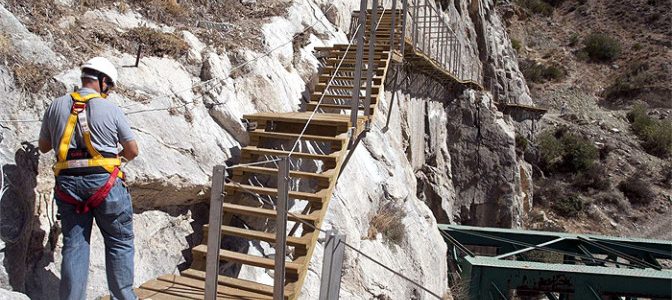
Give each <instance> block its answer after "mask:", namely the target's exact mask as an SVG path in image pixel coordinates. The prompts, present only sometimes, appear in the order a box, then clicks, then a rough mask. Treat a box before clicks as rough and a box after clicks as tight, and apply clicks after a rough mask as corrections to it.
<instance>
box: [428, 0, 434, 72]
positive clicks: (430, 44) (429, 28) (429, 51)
mask: <svg viewBox="0 0 672 300" xmlns="http://www.w3.org/2000/svg"><path fill="white" fill-rule="evenodd" d="M427 6H429V3H427ZM433 11H434V9H433V8H432V7H431V6H429V22H427V30H428V31H429V35H428V36H429V38H428V39H427V56H429V58H430V59H434V56H433V55H432V52H433V51H432V44H433V43H432V41H433V38H434V32H432V27H433V26H432V23H433V22H434V16H433V14H432V12H433ZM434 60H436V59H434Z"/></svg>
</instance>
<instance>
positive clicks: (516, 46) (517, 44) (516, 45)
mask: <svg viewBox="0 0 672 300" xmlns="http://www.w3.org/2000/svg"><path fill="white" fill-rule="evenodd" d="M511 47H513V49H516V51H518V52H520V49H522V48H523V44H522V43H521V42H520V41H519V40H517V39H514V38H512V39H511Z"/></svg>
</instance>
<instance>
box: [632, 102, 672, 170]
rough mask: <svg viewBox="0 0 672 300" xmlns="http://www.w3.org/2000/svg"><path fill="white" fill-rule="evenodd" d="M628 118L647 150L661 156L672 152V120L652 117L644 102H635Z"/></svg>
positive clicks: (665, 156)
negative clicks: (647, 111)
mask: <svg viewBox="0 0 672 300" xmlns="http://www.w3.org/2000/svg"><path fill="white" fill-rule="evenodd" d="M628 120H629V121H630V123H631V127H632V131H634V132H635V134H636V135H637V137H639V139H640V140H641V145H642V147H643V148H644V150H645V151H646V152H648V153H649V154H652V155H655V156H658V157H661V158H667V157H669V156H670V155H671V154H672V121H670V120H656V119H654V118H652V117H650V116H649V115H648V114H647V113H646V106H644V104H642V103H638V104H635V106H634V107H633V108H632V110H631V111H630V112H629V113H628Z"/></svg>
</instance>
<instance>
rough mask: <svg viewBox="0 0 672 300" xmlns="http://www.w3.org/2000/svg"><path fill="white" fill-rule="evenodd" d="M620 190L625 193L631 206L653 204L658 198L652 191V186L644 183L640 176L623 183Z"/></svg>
mask: <svg viewBox="0 0 672 300" xmlns="http://www.w3.org/2000/svg"><path fill="white" fill-rule="evenodd" d="M618 188H619V189H620V190H621V192H623V194H624V195H625V197H626V198H628V201H630V203H631V204H636V205H646V204H649V203H651V202H653V199H654V197H655V196H656V195H655V193H654V192H653V190H652V189H651V184H650V183H648V182H646V181H644V180H643V179H641V178H640V176H637V175H636V174H635V175H632V176H630V177H628V178H627V179H625V180H623V181H621V183H620V184H619V185H618Z"/></svg>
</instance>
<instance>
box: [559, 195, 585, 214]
mask: <svg viewBox="0 0 672 300" xmlns="http://www.w3.org/2000/svg"><path fill="white" fill-rule="evenodd" d="M584 206H585V203H584V202H583V200H582V199H581V197H580V196H579V195H577V194H571V195H568V196H565V197H561V196H559V197H558V198H557V199H556V201H555V202H553V206H552V208H553V210H554V211H555V212H557V213H558V214H559V215H561V216H563V217H576V216H578V215H579V213H580V212H581V211H582V210H583V208H584Z"/></svg>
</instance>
